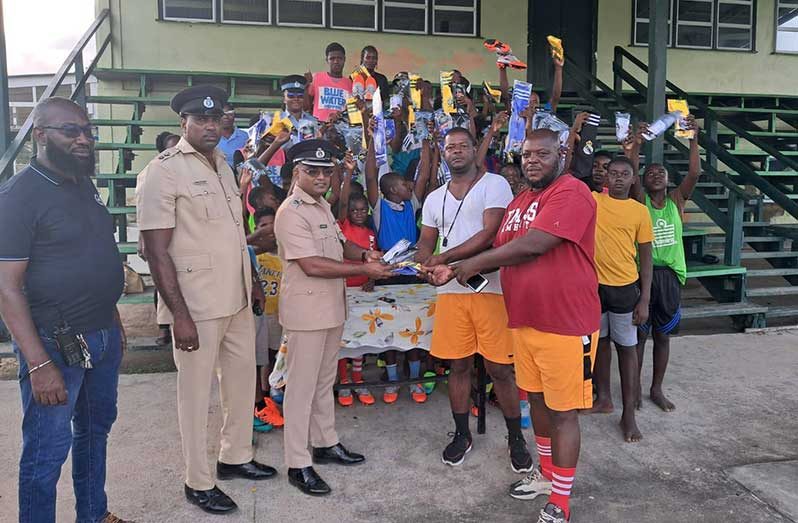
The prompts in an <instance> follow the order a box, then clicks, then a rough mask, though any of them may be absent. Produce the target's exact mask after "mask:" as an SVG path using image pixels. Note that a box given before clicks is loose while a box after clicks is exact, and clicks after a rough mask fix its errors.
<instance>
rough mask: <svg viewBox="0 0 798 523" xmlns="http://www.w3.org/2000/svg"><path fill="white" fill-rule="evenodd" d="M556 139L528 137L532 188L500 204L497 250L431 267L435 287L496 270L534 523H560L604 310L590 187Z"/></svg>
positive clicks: (526, 168)
mask: <svg viewBox="0 0 798 523" xmlns="http://www.w3.org/2000/svg"><path fill="white" fill-rule="evenodd" d="M563 164H564V154H563V151H561V150H560V146H559V140H558V135H557V134H556V133H554V132H552V131H549V130H545V129H539V130H536V131H533V132H532V133H530V134H529V135H528V136H527V139H526V141H525V142H524V145H523V149H522V168H523V172H524V178H525V179H526V182H527V185H529V189H528V190H525V191H523V192H521V193H520V194H519V195H518V196H516V198H515V199H514V200H513V201H512V202H511V203H510V205H509V206H508V207H507V211H506V213H505V215H504V220H503V221H502V223H501V226H500V227H499V232H498V234H497V236H496V241H495V244H494V245H495V247H496V248H495V249H492V250H489V251H485V252H483V253H482V254H479V255H477V256H475V257H473V258H470V259H468V260H464V261H462V262H461V263H459V264H458V265H457V266H455V267H454V268H453V269H452V268H449V267H447V266H438V267H435V268H434V270H433V275H432V279H433V281H434V282H435V283H440V282H441V281H445V280H446V279H447V278H451V277H452V274H450V271H453V273H454V275H456V277H457V280H458V281H459V282H461V283H462V282H465V281H466V280H468V278H470V277H472V276H473V275H475V274H477V273H479V272H481V271H486V270H490V269H493V268H495V267H501V283H502V288H503V289H504V302H505V304H506V306H507V315H508V317H509V326H510V330H511V332H512V336H513V340H514V349H515V371H516V378H517V380H518V385H519V387H521V388H522V389H524V390H526V391H529V392H530V394H529V402H530V404H531V406H532V425H533V427H534V429H535V440H536V443H537V447H538V455H539V458H540V468H539V469H537V468H536V469H535V470H533V471H532V472H531V473H530V474H529V475H528V476H527V477H526V478H524V479H523V480H521V481H519V482H517V483H515V484H514V485H513V486H512V487H511V491H510V494H511V495H512V496H513V497H517V498H521V499H532V498H535V497H537V496H538V495H541V494H549V500H548V503H547V504H546V506H545V507H544V508H543V509H542V510H541V513H540V517H539V519H538V522H539V523H565V522H566V521H569V519H570V509H569V506H568V500H569V497H570V494H571V486H572V485H573V480H574V473H575V472H576V462H577V459H578V458H579V447H580V433H579V419H578V415H577V412H578V410H579V409H586V408H590V407H591V406H592V404H593V396H592V369H593V359H594V356H595V352H596V345H597V343H598V330H599V321H600V317H601V306H600V304H599V298H598V292H597V289H598V279H597V276H596V270H595V268H594V265H593V251H594V245H595V239H594V235H595V229H596V203H595V201H594V200H593V198H592V197H591V195H590V191H589V189H588V188H587V186H586V185H585V184H583V183H581V182H579V181H578V180H577V179H576V178H573V177H572V176H571V175H569V174H563Z"/></svg>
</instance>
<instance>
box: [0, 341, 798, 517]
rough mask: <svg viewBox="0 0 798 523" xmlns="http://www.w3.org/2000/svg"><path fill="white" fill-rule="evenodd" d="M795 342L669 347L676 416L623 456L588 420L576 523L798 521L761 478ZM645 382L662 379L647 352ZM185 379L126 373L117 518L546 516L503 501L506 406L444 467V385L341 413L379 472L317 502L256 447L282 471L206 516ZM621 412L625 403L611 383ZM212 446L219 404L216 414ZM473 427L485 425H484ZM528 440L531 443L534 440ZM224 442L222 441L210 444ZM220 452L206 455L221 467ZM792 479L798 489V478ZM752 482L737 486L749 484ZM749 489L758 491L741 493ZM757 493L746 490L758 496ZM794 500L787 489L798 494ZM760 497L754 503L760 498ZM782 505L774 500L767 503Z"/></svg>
mask: <svg viewBox="0 0 798 523" xmlns="http://www.w3.org/2000/svg"><path fill="white" fill-rule="evenodd" d="M796 347H798V332H796V331H791V332H770V333H766V334H723V335H714V336H683V337H680V338H677V339H675V340H674V342H673V348H672V359H671V368H670V370H669V374H668V380H667V391H668V393H669V395H670V397H671V399H672V400H673V401H674V402H675V403H676V405H677V410H676V411H675V412H673V413H669V414H666V413H663V412H661V411H659V409H657V408H656V407H655V406H654V405H653V404H652V403H651V402H650V401H646V402H645V405H644V408H643V410H642V412H641V413H640V414H639V419H638V424H639V426H640V428H641V430H642V431H643V434H644V440H643V441H642V442H641V443H638V444H627V443H624V442H623V440H622V439H621V434H620V431H619V429H618V426H617V422H618V419H619V416H620V414H619V413H616V414H611V415H601V416H583V417H582V418H581V422H582V429H583V430H582V458H581V460H580V463H579V469H578V473H577V478H576V482H575V487H574V493H573V496H574V497H573V501H572V509H573V518H572V521H574V522H591V523H602V522H635V523H636V522H675V521H690V522H723V523H730V522H752V523H758V522H763V523H764V522H782V521H793V520H792V519H790V515H792V517H795V514H798V507H796V506H795V504H796V499H795V496H794V495H793V496H789V495H784V496H779V495H778V491H775V492H774V491H773V489H772V485H779V484H786V483H787V481H793V482H794V477H795V476H794V475H795V471H796V467H789V466H784V465H774V466H771V467H770V468H768V469H766V471H765V472H763V469H762V467H768V465H756V466H755V467H754V469H753V470H751V469H746V468H745V466H746V465H751V464H757V463H768V462H784V461H785V460H791V459H792V460H794V459H796V458H798V417H796V416H795V412H796V411H798V391H796V385H795V371H796V369H798V350H797V349H796ZM647 356H648V360H647V365H646V366H645V368H646V372H645V374H644V385H645V384H647V383H648V382H649V380H650V363H651V359H650V353H648V354H647ZM174 382H175V375H174V374H172V373H166V374H139V375H126V376H122V378H121V383H120V405H119V411H120V412H119V421H118V422H117V423H116V425H115V426H114V430H113V433H112V435H111V439H110V448H109V461H108V492H109V497H110V508H111V510H112V511H114V512H115V513H117V514H118V515H120V516H123V517H125V518H131V519H135V520H136V521H138V522H166V521H169V522H189V521H230V522H233V521H236V522H237V521H281V522H293V521H302V522H341V521H352V522H360V521H375V522H376V521H379V522H387V521H390V522H394V521H395V522H418V521H428V522H438V521H441V522H442V521H447V522H448V521H458V522H460V521H463V522H471V521H473V522H483V521H500V522H505V521H508V522H509V521H536V513H537V511H539V510H540V508H541V506H542V505H543V503H544V500H543V499H542V498H538V499H537V500H535V501H532V502H524V501H517V500H514V499H512V498H510V497H508V496H507V494H506V490H507V487H508V485H509V484H510V483H511V482H513V481H515V480H516V479H518V478H519V477H520V476H518V475H516V474H514V473H513V472H511V470H510V467H509V459H508V455H507V450H506V441H505V434H506V433H505V429H504V426H503V425H504V424H503V420H502V418H501V415H500V412H499V411H498V409H496V408H494V407H491V408H489V412H488V433H487V434H486V435H484V436H475V441H474V449H473V451H472V452H471V453H470V454H469V455H468V458H467V459H466V462H465V463H464V465H463V466H461V467H459V468H454V469H453V468H450V467H446V466H444V465H443V464H441V462H440V457H439V456H440V451H441V450H442V448H443V447H444V446H445V444H446V443H447V437H446V433H447V432H448V431H450V430H452V428H453V423H452V421H451V417H450V414H449V409H448V402H447V399H446V396H445V394H444V392H445V388H439V389H438V390H436V392H435V393H434V394H433V395H432V396H431V398H430V401H429V402H428V403H427V404H426V405H422V406H419V405H415V404H412V403H411V401H410V400H409V398H408V397H407V396H406V395H405V394H403V395H402V398H401V400H400V401H399V403H398V404H396V405H392V406H386V405H384V404H382V403H381V402H379V403H378V404H377V405H374V406H371V407H362V406H357V407H352V408H349V409H341V408H339V409H338V411H337V415H338V429H339V433H340V435H341V439H342V441H343V442H344V443H345V444H346V445H347V446H348V447H350V448H351V449H353V450H357V451H361V452H364V453H365V454H366V455H367V457H368V462H367V464H365V465H364V466H361V467H355V468H339V467H335V466H329V465H328V466H320V467H318V471H319V472H320V474H321V475H322V476H323V477H324V478H325V479H326V480H327V481H328V482H329V483H330V485H331V486H332V488H333V489H334V492H333V495H331V496H329V497H327V498H321V499H316V498H309V497H307V496H304V495H302V494H300V493H299V492H298V491H297V490H296V489H294V488H293V487H291V486H290V485H289V484H288V482H287V480H286V478H285V468H284V467H283V457H282V433H281V432H279V431H276V432H274V433H271V434H264V435H259V436H258V442H257V453H256V457H257V459H259V460H261V461H263V462H266V463H269V464H273V465H275V466H277V467H278V468H279V470H280V474H281V476H280V477H279V478H277V479H274V480H270V481H266V482H262V483H259V484H255V483H248V482H245V481H238V480H236V481H232V482H224V483H222V484H221V487H222V488H223V489H224V490H225V491H226V492H228V493H229V494H230V495H231V496H232V497H233V498H234V499H235V500H236V501H237V502H238V503H239V506H240V510H239V512H238V513H237V514H236V515H234V516H231V517H226V518H219V517H210V516H206V515H205V514H204V513H202V512H201V511H199V509H196V508H195V507H192V506H189V505H188V504H187V503H186V502H185V501H184V499H183V493H182V459H181V452H180V439H179V434H178V430H177V421H176V416H175V393H174ZM615 382H616V383H615V395H616V407H617V406H619V404H620V398H619V392H618V384H617V376H615ZM0 394H2V397H3V398H5V399H6V401H4V402H2V403H0V419H2V420H3V421H4V423H2V425H0V470H2V471H5V473H4V474H2V476H0V521H2V522H6V521H9V522H10V521H14V520H15V517H16V497H17V494H16V484H17V482H16V472H17V459H18V453H19V444H20V433H19V401H18V392H17V385H16V383H14V382H13V381H4V382H0ZM211 419H212V421H211V429H212V433H217V432H218V428H219V423H220V421H219V407H218V405H214V406H213V407H212V417H211ZM472 427H473V428H475V423H474V425H472ZM528 439H530V440H531V432H529V437H528ZM214 443H215V441H214ZM215 448H216V446H215V445H213V444H212V445H211V446H210V447H209V449H208V459H209V460H211V461H212V460H214V455H215ZM791 477H792V479H790V478H791ZM738 481H740V483H738ZM70 482H71V479H70V473H69V465H67V466H66V467H65V468H64V471H63V474H62V481H61V483H60V485H59V487H60V489H59V500H58V503H59V518H58V520H59V521H70V520H72V521H74V512H73V509H72V506H73V504H74V498H73V496H72V491H71V485H70ZM743 484H745V485H746V486H745V487H744V486H743ZM749 489H750V490H749ZM787 490H789V489H787ZM752 492H753V493H752ZM768 492H770V494H771V496H770V498H768V496H767V495H766V494H767V493H768Z"/></svg>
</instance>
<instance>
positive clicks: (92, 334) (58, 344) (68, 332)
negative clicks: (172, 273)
mask: <svg viewBox="0 0 798 523" xmlns="http://www.w3.org/2000/svg"><path fill="white" fill-rule="evenodd" d="M33 125H34V128H33V138H34V139H35V140H36V143H37V145H38V148H39V151H40V154H39V156H38V157H35V158H33V159H32V160H31V163H30V165H29V166H28V167H26V168H25V169H24V170H22V171H21V172H20V173H18V174H17V175H15V176H13V177H12V178H11V179H10V180H9V181H8V182H6V183H5V184H3V185H2V186H0V314H2V316H3V320H4V321H5V323H6V325H8V328H9V330H10V331H11V334H12V336H13V339H14V344H13V346H14V351H15V352H16V354H17V357H18V359H19V376H20V391H21V395H22V411H23V417H22V457H21V459H20V470H19V521H21V522H50V521H55V519H56V518H55V506H56V484H57V483H58V477H59V475H60V473H61V466H62V464H63V463H64V461H66V458H67V454H68V453H69V450H70V448H71V449H72V479H73V485H74V490H75V498H76V503H75V507H76V511H77V520H78V521H92V522H94V521H104V522H112V521H113V522H117V521H121V520H119V519H118V518H117V517H116V516H114V515H113V514H110V513H109V512H108V508H107V498H106V494H105V455H106V443H107V440H108V433H109V432H110V430H111V425H112V424H113V422H114V420H115V419H116V398H117V383H118V376H119V363H120V361H121V359H122V352H123V343H124V342H123V339H124V333H123V332H122V329H121V325H120V323H119V315H118V313H117V311H116V302H117V300H118V299H119V296H120V295H121V294H122V287H123V283H124V275H123V271H122V263H121V260H120V257H119V251H118V250H117V247H116V242H115V241H114V227H113V218H112V217H111V215H110V214H109V213H108V210H107V209H106V208H105V205H104V203H103V201H102V199H101V198H100V195H99V194H98V193H97V190H96V189H95V187H94V184H93V183H92V181H91V179H90V178H89V177H90V175H92V174H93V173H94V137H93V133H92V128H91V126H90V125H89V119H88V116H87V115H86V112H85V111H84V110H83V109H82V108H81V107H80V106H78V105H77V104H75V103H74V102H72V101H70V100H67V99H65V98H50V99H47V100H45V101H43V102H41V103H40V104H39V105H38V106H37V107H36V109H35V113H34V124H33Z"/></svg>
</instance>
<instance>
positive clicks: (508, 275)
mask: <svg viewBox="0 0 798 523" xmlns="http://www.w3.org/2000/svg"><path fill="white" fill-rule="evenodd" d="M531 229H537V230H539V231H542V232H546V233H548V234H551V235H553V236H557V237H558V238H561V239H562V240H563V241H562V242H561V243H560V244H559V245H557V246H556V247H554V248H553V249H551V250H549V251H548V252H546V253H544V254H543V255H541V256H539V257H538V258H536V259H533V260H531V261H528V262H524V263H520V264H518V265H513V266H510V267H502V268H501V283H502V289H503V290H504V302H505V305H506V306H507V315H508V317H509V327H510V328H521V327H532V328H534V329H537V330H540V331H543V332H551V333H554V334H561V335H565V336H583V335H589V334H592V333H593V332H595V331H597V330H598V328H599V320H600V317H601V305H600V303H599V299H598V279H597V276H596V269H595V266H594V265H593V255H594V250H595V231H596V202H595V200H594V199H593V197H592V196H591V195H590V190H589V189H588V188H587V186H586V185H585V184H584V183H582V182H580V181H579V180H577V179H576V178H574V177H572V176H571V175H569V174H564V175H562V176H560V177H559V178H557V179H556V180H554V181H553V182H552V183H551V184H550V185H549V186H548V187H546V188H545V189H542V190H532V189H527V190H525V191H523V192H522V193H520V194H519V195H518V196H516V197H515V199H514V200H513V201H512V202H511V203H510V205H509V206H508V207H507V211H506V212H505V214H504V220H502V224H501V227H500V228H499V233H498V234H497V235H496V241H495V243H494V245H495V247H501V246H502V245H505V244H506V243H509V242H511V241H513V240H515V239H516V238H520V237H522V236H524V235H526V234H527V233H528V232H529V231H530V230H531Z"/></svg>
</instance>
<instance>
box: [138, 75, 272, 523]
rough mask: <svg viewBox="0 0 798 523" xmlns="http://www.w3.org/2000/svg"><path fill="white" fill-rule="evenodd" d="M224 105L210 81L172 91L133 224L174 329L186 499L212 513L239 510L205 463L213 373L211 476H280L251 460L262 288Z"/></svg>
mask: <svg viewBox="0 0 798 523" xmlns="http://www.w3.org/2000/svg"><path fill="white" fill-rule="evenodd" d="M226 101H227V94H226V93H225V92H224V91H223V90H221V89H218V88H216V87H212V86H206V85H199V86H194V87H189V88H188V89H184V90H183V91H181V92H179V93H178V94H176V95H175V97H174V98H173V99H172V101H171V107H172V109H173V110H174V111H175V112H177V113H178V114H179V115H180V125H181V128H182V130H183V136H182V138H181V139H180V141H179V142H178V144H177V145H176V146H175V147H172V148H170V149H167V150H166V151H164V152H163V153H161V154H160V155H159V156H158V157H157V158H155V159H153V160H152V161H151V162H150V163H149V164H148V165H147V167H146V168H145V169H144V170H143V171H142V172H141V173H140V174H139V176H138V181H137V186H136V204H137V215H138V224H139V229H140V231H141V234H142V237H143V239H144V249H145V251H146V253H147V258H148V261H149V264H150V270H151V272H152V275H153V279H154V280H155V284H156V286H157V288H158V292H159V294H160V297H161V299H160V300H159V302H158V323H161V324H171V325H172V332H173V343H174V359H175V364H176V365H177V414H178V421H179V423H180V434H181V438H182V443H183V456H184V458H185V462H186V484H185V495H186V498H187V499H188V501H189V502H191V503H193V504H195V505H198V506H199V507H200V508H202V509H203V510H205V511H206V512H211V513H226V512H231V511H233V510H235V508H236V504H235V502H233V500H231V499H230V498H229V497H228V496H227V495H226V494H224V492H222V491H221V490H220V489H219V488H218V487H216V485H215V482H214V479H213V476H212V475H211V472H210V468H209V466H208V459H207V426H208V404H209V401H210V391H211V383H212V381H213V378H214V375H217V372H218V375H217V377H218V379H219V387H220V389H221V399H222V412H223V416H224V423H223V425H222V431H221V450H220V452H219V460H218V463H217V466H216V472H217V478H218V479H230V478H233V477H243V478H246V479H252V480H260V479H266V478H270V477H272V476H274V475H275V474H276V471H275V469H273V468H272V467H268V466H266V465H262V464H260V463H257V462H255V461H254V460H253V459H252V457H253V451H252V405H253V402H254V390H255V326H254V320H253V314H252V304H253V300H262V299H263V294H262V290H261V288H260V286H259V285H256V286H254V292H255V293H256V294H255V295H254V296H253V294H252V293H253V285H252V283H253V280H252V278H253V276H252V270H251V262H250V259H249V254H248V252H247V244H246V237H245V234H244V228H243V225H242V221H243V218H242V208H241V198H240V194H239V190H238V187H237V184H236V181H235V178H234V176H233V172H232V170H231V169H230V167H229V166H228V165H227V162H226V161H225V157H224V154H223V153H222V152H221V151H220V150H219V149H217V148H216V144H217V143H218V142H219V137H220V136H221V134H220V126H221V116H222V106H223V105H224V103H225V102H226ZM217 369H218V371H217Z"/></svg>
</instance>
